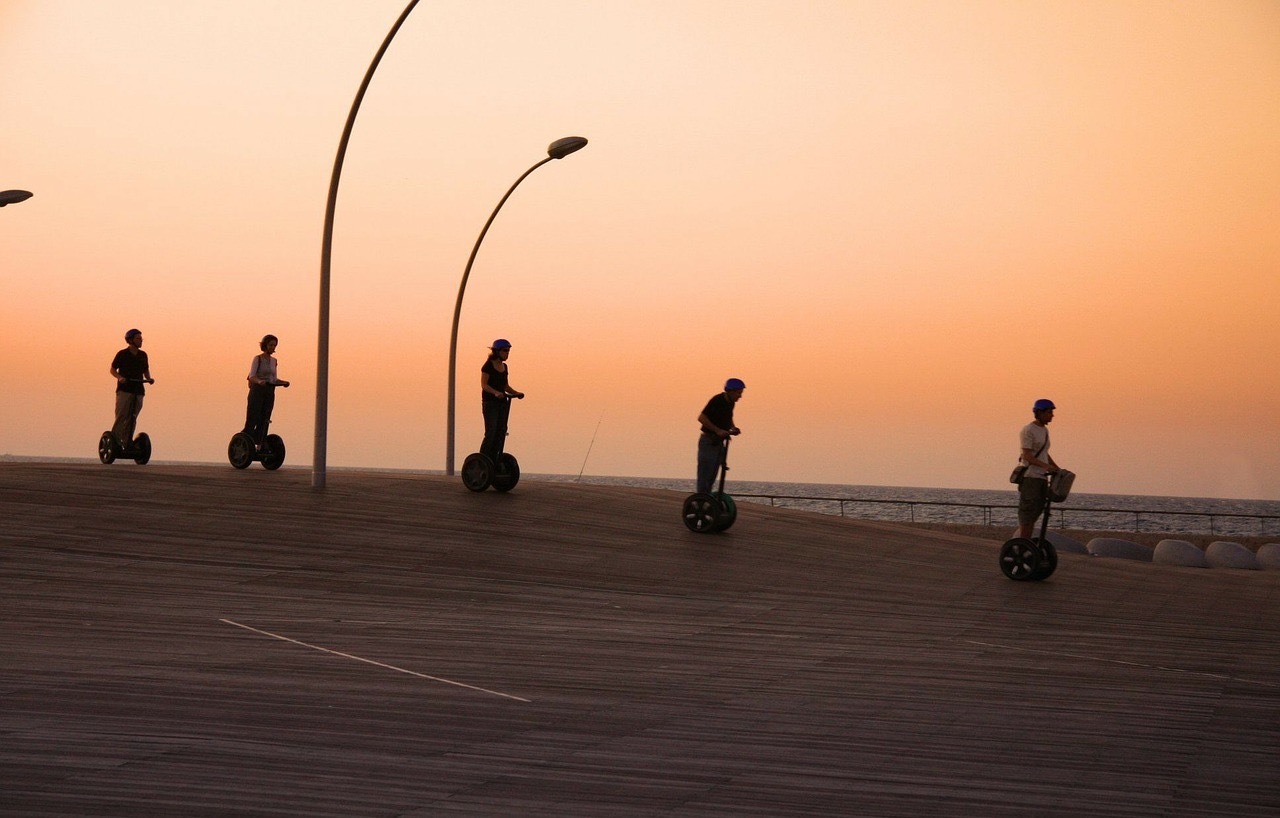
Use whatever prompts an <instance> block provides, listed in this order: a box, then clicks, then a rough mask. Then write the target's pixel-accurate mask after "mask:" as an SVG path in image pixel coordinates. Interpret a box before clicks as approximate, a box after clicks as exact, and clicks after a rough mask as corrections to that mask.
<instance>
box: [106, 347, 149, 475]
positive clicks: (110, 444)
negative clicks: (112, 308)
mask: <svg viewBox="0 0 1280 818" xmlns="http://www.w3.org/2000/svg"><path fill="white" fill-rule="evenodd" d="M124 340H125V342H126V343H127V344H128V346H126V347H125V348H124V349H122V350H120V351H119V352H117V353H116V356H115V358H113V359H112V360H111V368H110V370H109V371H110V373H111V377H113V378H115V380H116V419H115V423H114V425H112V427H111V429H109V430H108V431H105V432H103V433H102V436H101V437H100V438H98V459H99V460H101V461H102V462H103V463H104V464H107V463H112V462H114V461H115V459H116V458H117V457H128V458H131V459H132V460H133V462H135V463H137V464H138V465H139V466H142V465H145V464H146V463H147V461H149V460H150V459H151V437H150V436H149V435H147V434H146V433H145V432H143V433H142V434H140V435H138V436H137V437H134V431H135V430H136V429H137V424H138V414H139V413H141V412H142V401H143V396H144V395H145V394H146V391H147V390H146V386H145V384H153V383H155V379H154V378H152V377H151V363H150V361H149V360H148V359H147V353H146V352H144V351H143V350H142V330H140V329H131V330H129V331H128V332H126V333H125V334H124Z"/></svg>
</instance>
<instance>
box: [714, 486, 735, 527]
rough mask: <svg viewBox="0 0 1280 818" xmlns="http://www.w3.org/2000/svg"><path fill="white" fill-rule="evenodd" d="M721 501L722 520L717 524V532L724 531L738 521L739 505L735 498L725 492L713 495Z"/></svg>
mask: <svg viewBox="0 0 1280 818" xmlns="http://www.w3.org/2000/svg"><path fill="white" fill-rule="evenodd" d="M712 496H713V497H715V498H716V499H717V500H719V501H720V507H721V509H723V511H722V513H721V514H720V519H719V520H718V521H717V522H716V531H724V530H726V529H728V528H729V527H730V526H731V525H733V524H734V522H735V521H737V519H738V504H737V503H735V502H734V501H733V498H732V497H730V496H729V495H728V494H725V493H724V492H723V491H717V492H715V493H714V494H713V495H712Z"/></svg>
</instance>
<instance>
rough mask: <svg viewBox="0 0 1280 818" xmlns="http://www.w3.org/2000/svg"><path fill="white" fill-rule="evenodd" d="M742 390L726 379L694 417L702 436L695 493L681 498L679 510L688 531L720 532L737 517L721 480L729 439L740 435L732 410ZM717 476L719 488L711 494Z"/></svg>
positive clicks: (735, 381)
mask: <svg viewBox="0 0 1280 818" xmlns="http://www.w3.org/2000/svg"><path fill="white" fill-rule="evenodd" d="M746 387H747V385H746V384H745V383H743V382H742V380H740V379H738V378H729V379H728V380H727V381H725V384H724V391H723V392H720V393H719V394H717V395H713V396H712V397H711V399H710V400H708V401H707V405H706V406H705V407H703V409H702V412H701V413H700V414H699V415H698V425H699V426H700V427H701V429H702V433H701V434H700V435H699V436H698V480H697V491H695V492H694V493H693V494H691V495H689V496H688V497H687V498H685V501H684V507H683V509H682V519H683V520H684V524H685V526H686V527H687V528H688V529H689V530H690V531H694V532H697V533H700V534H705V533H709V532H712V531H724V530H725V529H727V528H729V526H731V525H733V523H734V521H735V520H736V519H737V517H738V509H737V505H736V504H735V503H734V502H733V498H732V497H730V496H729V495H728V494H726V493H725V491H724V481H725V475H726V473H727V472H728V471H729V438H731V437H733V436H735V435H738V434H741V433H742V430H741V429H739V428H738V427H737V426H735V425H734V422H733V408H734V405H735V404H736V403H737V402H738V401H739V400H741V399H742V393H743V390H745V389H746ZM717 474H719V477H720V489H719V491H713V488H714V486H715V481H716V475H717Z"/></svg>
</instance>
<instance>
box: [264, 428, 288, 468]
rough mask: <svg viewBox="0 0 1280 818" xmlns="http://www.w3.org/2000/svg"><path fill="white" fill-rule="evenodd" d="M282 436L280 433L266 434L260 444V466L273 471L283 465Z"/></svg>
mask: <svg viewBox="0 0 1280 818" xmlns="http://www.w3.org/2000/svg"><path fill="white" fill-rule="evenodd" d="M284 452H285V448H284V438H282V437H280V435H267V439H266V442H265V443H263V445H262V468H264V469H266V470H267V471H275V470H276V469H278V468H280V467H281V466H283V465H284Z"/></svg>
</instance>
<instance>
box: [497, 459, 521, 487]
mask: <svg viewBox="0 0 1280 818" xmlns="http://www.w3.org/2000/svg"><path fill="white" fill-rule="evenodd" d="M519 482H520V461H518V460H516V458H515V455H511V454H507V453H506V452H503V453H502V454H500V455H498V467H497V468H496V469H494V471H493V488H494V490H495V491H511V490H512V489H513V488H515V487H516V483H519Z"/></svg>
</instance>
